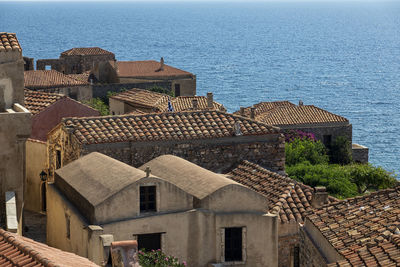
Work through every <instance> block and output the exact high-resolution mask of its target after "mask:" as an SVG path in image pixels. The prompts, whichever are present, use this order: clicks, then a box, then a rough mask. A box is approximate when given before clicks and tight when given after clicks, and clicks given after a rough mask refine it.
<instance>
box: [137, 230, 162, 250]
mask: <svg viewBox="0 0 400 267" xmlns="http://www.w3.org/2000/svg"><path fill="white" fill-rule="evenodd" d="M137 241H138V249H139V250H140V249H145V250H147V251H149V250H152V249H154V250H157V249H161V233H158V234H145V235H138V236H137Z"/></svg>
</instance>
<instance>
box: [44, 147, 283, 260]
mask: <svg viewBox="0 0 400 267" xmlns="http://www.w3.org/2000/svg"><path fill="white" fill-rule="evenodd" d="M48 187H49V194H48V203H49V206H48V211H47V220H48V223H47V237H48V243H49V245H51V246H54V247H57V248H60V249H63V250H66V251H71V252H74V253H77V254H78V255H81V256H84V257H88V258H89V259H90V260H93V261H94V262H95V263H98V264H102V263H104V262H106V261H107V260H108V258H109V253H110V252H109V245H107V243H109V242H110V241H111V240H113V241H119V240H129V239H136V240H137V241H138V245H139V248H145V249H147V250H151V249H161V250H162V251H163V252H165V253H166V254H167V255H172V256H175V257H177V258H178V259H180V260H181V261H186V262H187V265H188V266H197V267H208V266H210V265H211V266H221V265H223V266H227V265H235V266H248V267H258V266H259V267H265V266H270V267H275V266H278V243H277V241H278V239H277V225H278V218H277V215H273V214H269V213H267V211H268V203H267V199H266V197H265V196H263V195H261V194H259V193H257V192H255V191H253V190H251V189H249V188H248V187H246V186H243V185H241V184H239V183H237V182H235V181H233V180H231V179H228V178H226V177H224V176H223V175H221V174H216V173H213V172H211V171H208V170H206V169H203V168H201V167H199V166H197V165H195V164H193V163H190V162H188V161H186V160H184V159H181V158H178V157H176V156H172V155H164V156H160V157H157V158H155V159H153V160H151V161H150V162H147V163H146V164H144V165H143V166H141V167H140V168H139V169H136V168H133V167H131V166H129V165H126V164H124V163H122V162H119V161H117V160H115V159H112V158H110V157H107V156H105V155H103V154H100V153H91V154H89V155H86V156H84V157H82V158H80V159H78V160H76V161H74V162H72V163H70V164H68V165H66V166H64V167H62V168H61V169H58V170H56V172H55V179H54V183H52V184H49V186H48Z"/></svg>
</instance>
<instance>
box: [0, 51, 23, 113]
mask: <svg viewBox="0 0 400 267" xmlns="http://www.w3.org/2000/svg"><path fill="white" fill-rule="evenodd" d="M14 103H19V104H21V105H23V104H24V60H23V59H22V55H21V52H19V51H8V52H2V53H1V56H0V112H2V111H4V110H5V109H6V108H12V105H13V104H14Z"/></svg>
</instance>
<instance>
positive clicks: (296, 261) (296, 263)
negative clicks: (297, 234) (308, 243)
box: [293, 246, 300, 267]
mask: <svg viewBox="0 0 400 267" xmlns="http://www.w3.org/2000/svg"><path fill="white" fill-rule="evenodd" d="M293 267H300V248H299V247H298V246H295V247H294V248H293Z"/></svg>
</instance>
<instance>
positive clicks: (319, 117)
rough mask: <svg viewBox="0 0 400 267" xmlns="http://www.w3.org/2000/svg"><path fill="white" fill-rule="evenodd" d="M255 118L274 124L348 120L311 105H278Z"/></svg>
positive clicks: (341, 121)
mask: <svg viewBox="0 0 400 267" xmlns="http://www.w3.org/2000/svg"><path fill="white" fill-rule="evenodd" d="M256 119H257V120H259V121H262V122H265V123H267V124H270V125H276V126H279V125H296V124H318V123H345V122H347V123H348V122H349V121H348V120H347V119H346V118H344V117H342V116H339V115H336V114H333V113H331V112H329V111H326V110H323V109H321V108H318V107H316V106H313V105H307V106H280V107H276V108H274V109H271V110H269V111H267V112H264V113H262V114H260V115H259V116H256Z"/></svg>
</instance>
